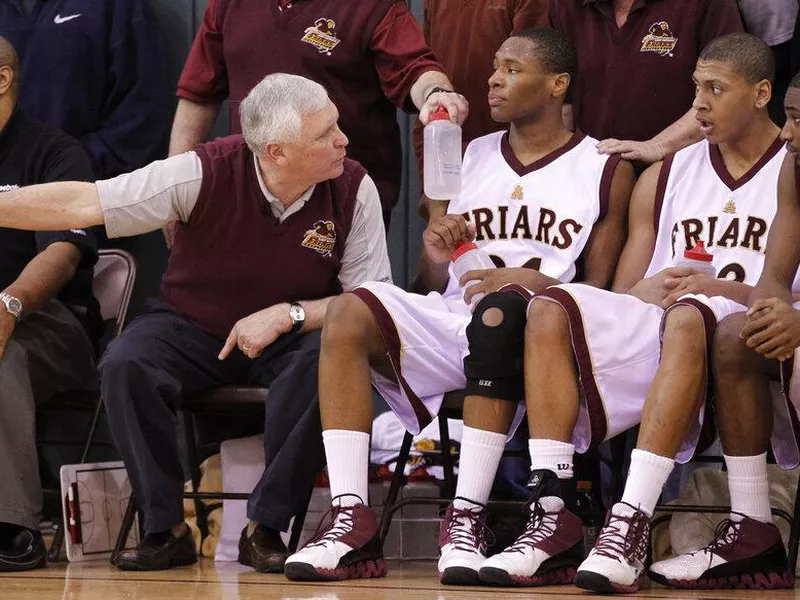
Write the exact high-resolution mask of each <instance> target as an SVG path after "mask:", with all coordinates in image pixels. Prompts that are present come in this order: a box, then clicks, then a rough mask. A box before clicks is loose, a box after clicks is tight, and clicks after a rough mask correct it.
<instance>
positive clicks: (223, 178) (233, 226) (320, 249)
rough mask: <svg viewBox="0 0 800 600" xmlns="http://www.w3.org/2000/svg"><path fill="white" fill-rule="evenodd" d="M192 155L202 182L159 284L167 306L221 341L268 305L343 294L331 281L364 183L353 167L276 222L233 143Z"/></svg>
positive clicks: (248, 156)
mask: <svg viewBox="0 0 800 600" xmlns="http://www.w3.org/2000/svg"><path fill="white" fill-rule="evenodd" d="M195 151H196V152H197V155H198V156H199V157H200V160H201V162H202V165H203V182H202V185H201V188H200V196H199V197H198V199H197V204H196V205H195V207H194V210H192V213H191V215H190V216H189V221H188V223H185V224H181V223H179V224H178V228H177V231H176V233H175V242H174V245H173V247H172V253H171V254H170V258H169V265H168V266H167V271H166V273H164V277H163V279H162V281H161V297H162V298H163V300H164V301H165V302H167V303H168V304H169V305H171V306H173V307H174V308H176V309H177V310H178V311H180V312H181V313H182V314H183V315H184V316H185V317H186V318H187V319H189V320H190V321H192V322H193V323H194V324H196V325H197V326H198V327H200V328H201V329H203V330H204V331H206V332H208V333H211V334H213V335H215V336H218V337H220V338H224V337H226V336H227V335H228V333H229V332H230V330H231V328H232V327H233V325H234V324H235V323H236V321H238V320H239V319H241V318H243V317H246V316H248V315H250V314H252V313H254V312H257V311H259V310H262V309H264V308H267V307H268V306H272V305H273V304H278V303H280V302H292V301H294V300H315V299H318V298H324V297H326V296H330V295H333V294H337V293H339V292H340V291H341V286H340V285H339V281H338V279H337V277H338V275H339V269H340V266H341V260H342V255H343V254H344V246H345V240H346V239H347V235H348V233H349V232H350V227H351V225H352V220H353V212H354V209H355V203H356V194H357V192H358V188H359V186H360V184H361V180H362V179H363V178H364V175H366V171H365V170H364V168H363V167H362V166H361V165H359V164H358V163H357V162H354V161H351V160H349V159H348V160H345V163H344V173H342V175H340V176H339V177H337V178H336V179H332V180H328V181H325V182H323V183H319V184H317V186H316V187H315V189H314V192H313V193H312V194H311V198H309V200H308V202H306V204H305V206H303V208H302V209H300V211H298V212H296V213H294V214H293V215H291V216H289V217H288V218H287V219H286V220H285V221H283V223H280V222H279V221H278V219H276V218H275V217H274V216H273V214H272V211H271V209H270V207H269V205H268V203H267V200H266V198H264V195H263V194H262V192H261V189H260V188H259V186H258V179H257V175H256V168H255V164H254V160H253V153H252V152H251V151H250V150H249V149H248V147H247V145H246V144H245V143H244V140H243V138H242V137H241V136H239V135H234V136H229V137H225V138H220V139H218V140H215V141H213V142H209V143H207V144H201V145H200V146H198V147H197V148H196V149H195Z"/></svg>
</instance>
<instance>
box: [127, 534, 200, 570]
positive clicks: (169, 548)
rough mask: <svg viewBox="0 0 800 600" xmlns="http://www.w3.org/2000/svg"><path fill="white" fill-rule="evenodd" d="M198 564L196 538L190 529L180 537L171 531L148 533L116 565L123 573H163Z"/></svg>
mask: <svg viewBox="0 0 800 600" xmlns="http://www.w3.org/2000/svg"><path fill="white" fill-rule="evenodd" d="M196 562H197V550H196V549H195V546H194V536H193V535H192V532H191V530H190V529H189V528H187V529H186V533H184V534H183V535H181V536H180V537H175V536H174V535H172V532H171V531H161V532H159V533H146V534H145V536H144V538H142V541H141V542H139V545H138V546H137V547H136V549H135V550H125V551H124V552H121V553H120V555H119V556H118V557H117V560H116V561H115V562H114V564H115V565H116V566H117V567H118V568H119V569H122V570H123V571H163V570H164V569H170V568H172V567H180V566H183V565H192V564H194V563H196Z"/></svg>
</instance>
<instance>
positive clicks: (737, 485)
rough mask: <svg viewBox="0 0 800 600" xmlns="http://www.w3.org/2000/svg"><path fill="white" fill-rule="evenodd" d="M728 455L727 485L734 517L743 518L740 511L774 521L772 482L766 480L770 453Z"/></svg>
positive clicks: (760, 519)
mask: <svg viewBox="0 0 800 600" xmlns="http://www.w3.org/2000/svg"><path fill="white" fill-rule="evenodd" d="M724 456H725V464H726V465H728V488H729V489H730V491H731V513H732V514H731V519H732V520H734V521H741V520H742V517H741V515H737V514H733V513H741V514H743V515H746V516H748V517H750V518H751V519H755V520H756V521H761V522H762V523H772V511H771V510H770V509H769V481H768V480H767V453H766V452H764V454H759V455H758V456H728V455H727V454H725V455H724Z"/></svg>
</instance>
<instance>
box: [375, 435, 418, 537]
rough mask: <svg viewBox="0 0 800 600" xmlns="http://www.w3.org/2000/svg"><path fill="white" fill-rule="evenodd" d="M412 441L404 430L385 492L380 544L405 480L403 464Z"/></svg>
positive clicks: (412, 437)
mask: <svg viewBox="0 0 800 600" xmlns="http://www.w3.org/2000/svg"><path fill="white" fill-rule="evenodd" d="M413 441H414V436H413V435H412V434H411V433H409V432H408V431H406V435H405V436H404V437H403V444H402V446H400V455H399V456H398V457H397V467H395V470H394V475H393V476H392V483H391V485H390V486H389V492H388V493H387V494H386V500H385V501H384V504H383V513H382V514H381V523H380V529H379V530H378V531H380V536H381V544H383V542H384V541H385V540H386V534H388V533H389V526H390V525H391V524H392V514H393V510H392V509H393V507H394V505H395V504H396V503H397V495H398V493H399V492H400V486H402V485H403V483H404V481H405V478H406V476H405V466H406V463H407V462H408V455H409V454H411V442H413Z"/></svg>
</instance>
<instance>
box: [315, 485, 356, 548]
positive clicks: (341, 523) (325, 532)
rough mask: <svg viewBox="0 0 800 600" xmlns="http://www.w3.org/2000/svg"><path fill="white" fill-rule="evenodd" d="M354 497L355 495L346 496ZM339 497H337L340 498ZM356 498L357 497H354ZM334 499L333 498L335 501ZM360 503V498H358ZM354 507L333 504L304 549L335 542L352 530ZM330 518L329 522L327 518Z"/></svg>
mask: <svg viewBox="0 0 800 600" xmlns="http://www.w3.org/2000/svg"><path fill="white" fill-rule="evenodd" d="M348 495H354V496H355V494H348ZM340 497H341V496H337V498H340ZM356 498H358V496H356ZM335 499H336V498H334V500H335ZM358 499H359V501H361V498H358ZM355 509H356V506H355V505H354V506H342V505H341V504H338V505H336V504H334V505H331V507H330V508H329V509H328V511H327V512H326V513H325V514H324V515H322V519H321V520H320V522H319V525H318V526H317V530H316V531H315V532H314V535H312V536H311V539H310V540H308V543H307V544H306V545H305V547H306V548H309V547H312V546H323V545H325V542H335V541H336V540H337V539H339V538H340V537H342V536H343V535H345V534H346V533H349V532H350V531H352V529H353V522H354V520H355ZM329 517H330V521H328V518H329Z"/></svg>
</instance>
